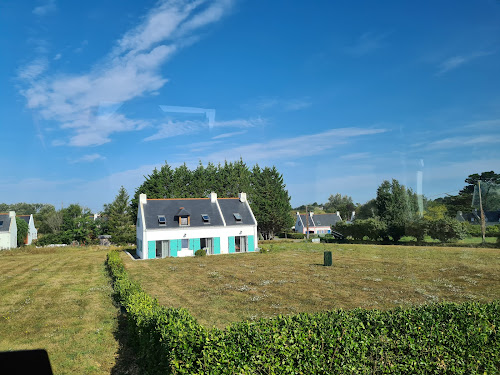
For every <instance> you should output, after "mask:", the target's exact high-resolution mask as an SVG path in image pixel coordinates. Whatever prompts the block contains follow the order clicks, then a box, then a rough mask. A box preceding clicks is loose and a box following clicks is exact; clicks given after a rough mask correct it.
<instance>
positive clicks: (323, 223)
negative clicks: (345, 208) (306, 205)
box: [295, 211, 342, 234]
mask: <svg viewBox="0 0 500 375" xmlns="http://www.w3.org/2000/svg"><path fill="white" fill-rule="evenodd" d="M339 221H342V218H341V217H340V213H339V212H338V211H337V212H336V213H334V214H316V215H315V214H314V213H313V212H309V213H308V214H307V215H301V214H299V213H298V212H297V217H296V220H295V232H298V233H304V234H306V233H307V226H308V224H309V234H329V233H332V225H335V224H336V223H337V222H339Z"/></svg>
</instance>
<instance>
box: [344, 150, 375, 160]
mask: <svg viewBox="0 0 500 375" xmlns="http://www.w3.org/2000/svg"><path fill="white" fill-rule="evenodd" d="M370 156H371V154H370V153H369V152H355V153H352V154H347V155H342V156H341V157H340V158H341V159H344V160H360V159H367V158H369V157H370Z"/></svg>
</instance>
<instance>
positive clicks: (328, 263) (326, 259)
mask: <svg viewBox="0 0 500 375" xmlns="http://www.w3.org/2000/svg"><path fill="white" fill-rule="evenodd" d="M323 265H324V266H331V265H332V252H331V251H325V254H324V257H323Z"/></svg>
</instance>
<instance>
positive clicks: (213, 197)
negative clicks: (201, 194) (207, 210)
mask: <svg viewBox="0 0 500 375" xmlns="http://www.w3.org/2000/svg"><path fill="white" fill-rule="evenodd" d="M215 202H217V193H214V192H213V191H212V192H211V193H210V203H215Z"/></svg>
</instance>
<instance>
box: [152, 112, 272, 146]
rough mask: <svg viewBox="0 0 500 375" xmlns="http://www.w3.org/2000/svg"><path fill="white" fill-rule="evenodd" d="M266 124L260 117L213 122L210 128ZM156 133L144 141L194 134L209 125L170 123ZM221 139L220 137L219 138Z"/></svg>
mask: <svg viewBox="0 0 500 375" xmlns="http://www.w3.org/2000/svg"><path fill="white" fill-rule="evenodd" d="M265 123H266V120H265V119H262V118H260V117H258V118H256V119H235V120H227V121H215V122H214V123H213V124H212V126H211V128H251V127H255V126H259V125H263V124H265ZM157 128H158V131H157V132H156V133H155V134H153V135H151V136H149V137H146V138H144V140H145V141H155V140H158V139H165V138H171V137H176V136H179V135H188V134H195V133H200V132H204V131H208V130H209V124H208V123H207V122H204V121H175V122H174V121H171V120H169V121H168V122H166V123H164V124H162V125H160V126H158V127H157ZM221 138H222V137H221Z"/></svg>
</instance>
